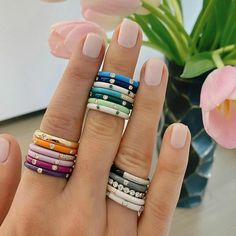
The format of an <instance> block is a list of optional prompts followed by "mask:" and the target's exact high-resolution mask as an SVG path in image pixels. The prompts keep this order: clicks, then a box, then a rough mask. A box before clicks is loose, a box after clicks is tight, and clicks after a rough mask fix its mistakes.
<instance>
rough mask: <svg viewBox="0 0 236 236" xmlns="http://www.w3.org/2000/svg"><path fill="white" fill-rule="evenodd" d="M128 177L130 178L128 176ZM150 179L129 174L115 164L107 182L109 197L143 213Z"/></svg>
mask: <svg viewBox="0 0 236 236" xmlns="http://www.w3.org/2000/svg"><path fill="white" fill-rule="evenodd" d="M127 177H128V178H127ZM148 186H149V180H148V179H142V178H140V177H137V176H134V175H132V174H129V173H127V172H125V171H123V170H121V169H120V168H118V167H117V166H115V165H113V166H112V167H111V170H110V174H109V180H108V184H107V197H108V198H110V199H111V200H113V201H115V202H117V203H118V204H120V205H122V206H125V207H127V208H129V209H131V210H134V211H137V212H138V215H140V214H141V213H142V211H143V210H144V205H145V196H146V193H147V190H148Z"/></svg>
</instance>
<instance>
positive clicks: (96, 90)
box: [91, 87, 131, 103]
mask: <svg viewBox="0 0 236 236" xmlns="http://www.w3.org/2000/svg"><path fill="white" fill-rule="evenodd" d="M91 91H92V92H93V93H101V94H105V95H110V96H113V97H116V98H120V99H123V100H125V101H126V99H124V98H123V97H122V95H123V94H122V93H120V92H118V91H115V90H110V89H106V88H100V87H92V89H91ZM126 96H127V97H128V95H126ZM128 102H130V101H128ZM130 103H131V102H130Z"/></svg>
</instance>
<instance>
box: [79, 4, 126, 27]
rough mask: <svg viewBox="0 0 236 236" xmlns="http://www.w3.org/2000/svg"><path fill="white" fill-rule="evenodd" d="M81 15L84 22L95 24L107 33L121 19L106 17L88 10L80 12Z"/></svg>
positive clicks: (119, 17) (118, 17)
mask: <svg viewBox="0 0 236 236" xmlns="http://www.w3.org/2000/svg"><path fill="white" fill-rule="evenodd" d="M82 14H83V17H84V19H85V20H87V21H92V22H95V23H97V24H98V25H100V26H101V27H102V28H104V29H105V30H107V31H110V30H113V29H114V28H115V27H116V26H117V25H119V23H121V21H122V19H123V17H121V16H111V15H109V16H108V15H105V14H102V13H100V12H96V11H93V10H92V9H89V8H88V9H86V10H85V11H82Z"/></svg>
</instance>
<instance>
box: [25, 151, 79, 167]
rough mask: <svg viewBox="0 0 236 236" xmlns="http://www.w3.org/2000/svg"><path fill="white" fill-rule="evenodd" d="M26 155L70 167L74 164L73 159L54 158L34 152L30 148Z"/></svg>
mask: <svg viewBox="0 0 236 236" xmlns="http://www.w3.org/2000/svg"><path fill="white" fill-rule="evenodd" d="M28 156H30V157H32V158H33V159H36V160H40V161H44V162H47V163H50V164H53V165H60V166H66V167H72V166H74V164H75V162H74V161H63V160H58V159H54V158H51V157H48V156H44V155H42V154H39V153H37V152H34V151H32V150H29V151H28Z"/></svg>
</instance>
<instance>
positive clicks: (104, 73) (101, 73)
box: [98, 71, 139, 88]
mask: <svg viewBox="0 0 236 236" xmlns="http://www.w3.org/2000/svg"><path fill="white" fill-rule="evenodd" d="M98 76H99V77H107V78H110V79H115V80H119V81H122V82H125V83H128V84H130V85H133V86H134V87H136V88H138V87H139V82H138V81H135V80H133V79H130V78H129V77H126V76H124V75H120V74H116V73H112V72H107V71H99V72H98Z"/></svg>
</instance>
